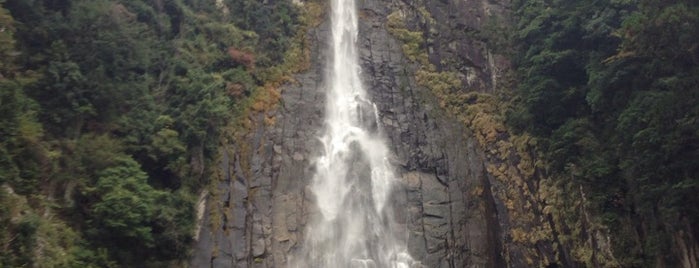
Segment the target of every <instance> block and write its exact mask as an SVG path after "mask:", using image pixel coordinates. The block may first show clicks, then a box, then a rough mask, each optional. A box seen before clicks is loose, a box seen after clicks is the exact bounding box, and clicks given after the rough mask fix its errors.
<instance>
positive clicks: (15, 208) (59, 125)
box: [0, 0, 303, 267]
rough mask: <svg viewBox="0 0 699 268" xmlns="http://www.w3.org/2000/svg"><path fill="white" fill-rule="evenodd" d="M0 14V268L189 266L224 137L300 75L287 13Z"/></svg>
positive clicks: (172, 7) (221, 7) (168, 0)
mask: <svg viewBox="0 0 699 268" xmlns="http://www.w3.org/2000/svg"><path fill="white" fill-rule="evenodd" d="M0 5H1V8H0V59H2V60H1V61H0V114H2V116H0V185H2V189H1V190H0V267H116V266H124V267H137V266H138V267H142V266H169V265H172V264H176V263H179V262H180V261H182V260H183V259H186V258H187V256H188V252H189V248H190V247H191V240H192V237H193V235H194V231H193V230H194V225H195V213H194V210H195V202H196V201H197V198H198V196H197V195H198V193H199V192H201V191H202V190H203V189H205V188H206V187H207V186H208V181H209V178H210V176H211V169H212V166H214V164H213V163H215V159H216V158H217V156H218V154H217V153H218V149H217V148H218V144H219V143H220V141H221V139H222V137H223V135H224V133H227V134H229V135H230V134H231V132H232V131H234V129H235V128H236V124H235V123H234V122H235V121H236V120H234V118H240V117H243V116H244V113H245V112H246V110H248V107H250V106H251V105H253V104H255V103H254V101H255V99H256V98H261V97H259V96H260V95H264V94H266V93H265V90H266V88H269V87H272V86H273V85H274V84H275V83H279V82H280V81H282V80H283V79H284V76H285V75H287V74H288V73H289V72H290V71H292V70H293V68H296V67H295V66H298V65H299V63H300V62H301V61H302V58H303V51H302V47H301V46H303V42H299V41H298V40H295V38H296V36H297V32H299V31H300V30H301V29H302V25H303V23H302V21H301V16H300V9H298V8H297V7H294V6H292V4H291V3H290V2H287V1H276V2H274V3H262V2H260V1H199V0H193V1H192V0H159V1H142V0H2V1H0Z"/></svg>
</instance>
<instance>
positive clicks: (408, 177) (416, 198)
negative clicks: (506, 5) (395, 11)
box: [190, 1, 504, 267]
mask: <svg viewBox="0 0 699 268" xmlns="http://www.w3.org/2000/svg"><path fill="white" fill-rule="evenodd" d="M359 5H360V7H359V8H360V10H362V11H363V12H362V14H363V15H362V18H361V19H360V43H359V44H358V45H359V49H360V53H361V56H360V62H361V64H362V67H363V74H362V75H363V78H364V84H365V87H366V89H367V91H368V92H369V95H370V96H371V97H372V101H373V102H374V103H375V104H376V106H377V108H378V111H379V122H380V125H379V126H378V127H379V130H380V131H382V132H383V134H384V135H385V136H386V138H387V140H388V145H389V148H390V149H391V150H392V152H393V154H394V155H393V156H392V159H390V161H391V162H392V163H393V164H394V165H395V167H396V174H397V176H398V177H399V178H397V179H398V183H397V189H396V191H395V193H394V195H395V196H394V197H393V199H394V200H396V202H395V204H394V205H395V206H396V217H397V221H398V222H399V223H400V224H402V225H403V226H405V229H406V230H407V231H406V233H405V234H403V235H404V236H405V237H406V238H405V239H406V240H407V243H408V247H409V251H410V253H411V254H412V256H413V257H414V258H415V259H417V260H419V261H421V262H422V264H423V265H424V266H426V267H503V266H504V264H503V261H502V257H501V253H500V245H499V243H500V242H498V241H500V240H501V239H502V238H501V237H500V233H499V231H498V226H499V223H498V218H497V213H496V212H495V208H496V207H497V206H496V202H495V200H493V197H492V196H491V195H490V194H489V185H488V181H490V180H491V179H490V178H489V177H488V175H487V172H485V171H484V166H485V160H484V156H483V154H482V152H479V150H478V146H477V145H476V144H475V141H474V140H473V139H471V138H469V137H470V134H469V132H468V130H466V129H464V128H463V126H462V125H461V124H459V123H456V122H455V121H454V120H452V119H450V118H449V117H448V116H446V115H445V114H444V112H443V111H441V110H440V108H439V106H438V104H437V101H436V99H435V98H434V97H433V96H431V93H429V92H428V91H427V90H426V89H424V88H421V87H419V86H418V85H417V84H416V82H415V79H414V72H415V67H414V66H412V65H411V63H410V62H409V61H408V60H407V59H406V58H405V56H404V55H403V54H402V50H401V45H402V44H401V43H399V42H398V41H396V40H395V39H394V38H393V37H392V36H391V35H390V34H389V33H388V32H387V30H386V28H385V20H386V17H387V15H388V14H390V13H391V12H392V10H391V8H400V7H399V6H398V7H397V6H393V5H391V4H390V3H387V2H378V1H362V2H360V4H359ZM470 20H471V19H469V22H464V23H472V22H470ZM445 27H451V26H448V25H447V26H445ZM329 35H330V33H329V30H328V23H327V22H325V23H323V24H321V25H320V26H319V27H318V28H316V29H313V30H311V31H310V32H309V38H311V40H312V42H311V43H312V45H313V48H312V53H311V57H312V63H311V69H310V70H308V71H307V72H305V73H303V74H299V75H297V76H295V79H296V80H297V83H291V84H288V85H285V86H284V87H283V88H282V100H281V103H280V104H279V106H278V108H277V109H276V111H273V112H271V113H272V114H257V115H254V116H253V118H251V119H252V121H253V127H252V129H251V130H250V131H249V132H248V133H246V134H245V135H244V136H243V137H242V139H238V140H235V141H234V142H233V144H231V145H229V147H227V148H225V150H223V151H224V153H223V156H222V158H221V164H220V172H221V174H220V175H221V176H220V180H219V181H220V182H219V184H218V187H216V189H212V190H211V193H210V194H209V195H208V197H207V199H206V211H205V213H204V216H203V218H202V227H201V229H200V230H199V235H198V240H197V241H196V244H195V248H194V253H193V258H192V260H191V263H190V266H191V267H286V266H287V264H288V263H289V258H293V255H294V253H295V251H296V250H297V249H298V248H299V247H300V246H301V244H302V243H303V240H304V237H305V236H306V235H313V230H308V229H306V228H305V226H306V222H307V220H308V219H309V217H310V215H312V214H313V213H316V212H315V208H314V205H313V195H312V193H311V192H310V190H309V189H308V188H307V186H308V185H309V183H310V182H311V180H312V177H313V159H315V157H316V156H317V155H319V153H318V152H319V149H320V146H321V144H320V143H319V141H318V140H317V137H319V136H320V135H321V131H322V130H321V129H322V125H323V120H324V119H323V115H324V110H325V88H324V86H323V80H324V74H325V73H324V72H325V67H324V66H325V62H326V59H327V54H326V48H327V47H328V44H327V42H328V39H329ZM446 47H448V46H446ZM456 50H461V51H462V52H464V51H465V54H464V53H461V54H459V56H458V57H462V56H463V57H467V55H466V54H469V53H471V54H477V53H481V52H477V51H475V50H474V51H471V52H469V50H467V49H462V48H458V47H457V48H456ZM448 53H450V52H449V51H447V50H443V53H442V54H440V55H442V56H440V57H452V56H451V55H449V54H448ZM462 54H463V55H462ZM469 57H475V56H474V55H471V56H469ZM472 62H473V63H474V64H472V65H471V67H469V68H474V70H478V72H479V77H481V79H480V80H479V81H481V82H478V83H481V84H482V85H483V87H488V86H492V81H491V80H489V79H490V77H491V76H490V74H489V73H488V72H489V71H488V70H487V68H488V67H487V66H486V65H487V60H485V61H483V62H484V64H485V65H483V67H479V66H480V65H478V64H477V63H479V62H481V61H479V60H476V59H474V60H472ZM479 68H480V69H479ZM270 116H272V117H274V118H275V120H274V123H273V124H266V123H265V120H264V119H265V117H270Z"/></svg>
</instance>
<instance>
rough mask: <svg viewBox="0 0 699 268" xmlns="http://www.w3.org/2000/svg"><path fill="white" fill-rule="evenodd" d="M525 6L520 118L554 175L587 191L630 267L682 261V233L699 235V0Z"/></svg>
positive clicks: (557, 1)
mask: <svg viewBox="0 0 699 268" xmlns="http://www.w3.org/2000/svg"><path fill="white" fill-rule="evenodd" d="M516 11H517V12H516V13H517V24H516V40H515V41H516V43H518V44H519V47H518V52H519V56H518V58H517V68H518V69H517V70H518V74H519V76H520V81H521V84H520V86H519V89H518V91H517V93H516V100H515V104H514V105H513V107H512V110H511V111H510V113H509V115H508V118H509V119H508V120H509V122H510V125H511V126H513V127H514V128H515V129H519V130H520V131H525V132H529V133H532V134H534V135H536V136H537V137H539V138H540V140H541V141H542V142H541V143H540V144H541V147H542V149H543V151H544V152H545V153H546V155H545V157H546V158H547V159H548V160H549V163H550V165H549V172H550V173H551V174H553V175H554V176H555V177H558V178H559V180H561V181H562V182H563V183H567V184H573V185H576V186H582V187H583V189H585V192H586V193H588V196H589V198H590V200H589V201H590V203H591V205H592V206H591V208H592V209H593V210H594V212H596V213H595V214H596V215H598V216H599V217H598V221H599V222H601V223H603V224H605V225H606V226H609V227H611V228H609V229H610V231H611V232H612V238H613V239H612V243H613V246H614V249H615V255H617V257H618V258H619V261H620V263H621V265H623V266H627V267H642V266H643V267H679V266H680V262H681V258H682V256H681V254H683V253H681V252H680V251H681V250H680V249H679V248H678V247H681V245H678V243H680V242H678V241H681V240H683V239H686V240H687V241H694V242H693V243H695V242H696V241H699V229H697V227H698V226H699V207H698V206H697V205H696V204H697V203H698V202H699V195H697V193H699V175H698V174H699V2H696V1H690V0H673V1H665V0H602V1H599V0H581V1H568V0H554V1H543V0H537V1H519V3H517V4H516ZM576 188H577V187H573V189H576ZM682 243H684V242H682ZM690 258H691V256H690ZM656 265H660V266H656Z"/></svg>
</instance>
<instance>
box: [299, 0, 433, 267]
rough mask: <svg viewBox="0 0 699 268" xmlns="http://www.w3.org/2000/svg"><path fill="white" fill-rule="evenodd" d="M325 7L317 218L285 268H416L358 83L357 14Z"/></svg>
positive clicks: (337, 1)
mask: <svg viewBox="0 0 699 268" xmlns="http://www.w3.org/2000/svg"><path fill="white" fill-rule="evenodd" d="M331 1H332V17H331V21H332V47H331V48H330V49H331V50H330V51H331V52H332V58H331V60H332V62H329V64H330V65H329V66H331V67H332V69H331V70H329V75H328V76H329V77H327V85H328V87H329V88H328V93H327V94H328V95H327V107H326V122H325V128H326V129H325V132H324V136H323V137H321V138H320V139H321V141H322V143H323V145H324V147H323V148H324V151H323V152H322V155H321V156H319V157H318V159H316V174H315V175H314V178H313V182H312V185H311V188H312V191H313V193H314V194H315V197H316V203H317V204H316V205H317V207H318V208H319V210H320V213H319V215H317V217H315V218H314V219H312V220H311V222H309V224H308V225H307V227H306V239H305V242H304V245H303V248H302V249H301V252H300V253H301V254H300V255H299V256H297V257H296V258H294V260H293V261H292V262H291V266H292V267H319V268H320V267H325V268H331V267H332V268H334V267H340V268H342V267H353V268H354V267H377V268H378V267H391V268H403V267H405V268H408V267H416V266H418V265H419V262H416V261H414V260H413V259H412V257H411V256H410V255H409V254H408V253H407V246H406V242H405V241H406V236H407V235H406V233H405V231H400V230H401V228H397V227H398V226H397V225H396V223H395V221H394V213H393V205H392V204H391V203H390V199H391V194H392V189H393V184H394V183H395V180H396V177H395V175H394V173H393V169H392V166H391V165H390V164H389V163H388V155H389V151H388V148H387V146H386V144H385V143H384V141H383V140H382V138H381V131H380V123H379V115H378V111H377V109H376V106H375V105H374V104H373V103H372V102H371V101H370V100H369V98H368V96H367V93H366V92H365V90H364V88H363V85H362V81H361V79H360V72H361V67H360V66H359V64H358V54H357V46H356V43H357V33H358V29H357V8H356V4H355V1H354V0H331Z"/></svg>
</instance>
